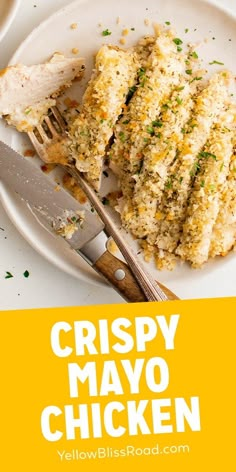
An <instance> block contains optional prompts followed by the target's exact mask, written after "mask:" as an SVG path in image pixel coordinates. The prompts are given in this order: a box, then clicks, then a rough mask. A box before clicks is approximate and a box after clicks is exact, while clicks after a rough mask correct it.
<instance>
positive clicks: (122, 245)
mask: <svg viewBox="0 0 236 472" xmlns="http://www.w3.org/2000/svg"><path fill="white" fill-rule="evenodd" d="M45 123H46V126H47V127H48V129H49V131H50V133H51V137H49V136H48V134H47V132H46V131H45V129H44V127H43V123H42V125H39V126H38V127H37V128H36V129H35V130H34V131H33V132H30V133H28V135H29V138H30V140H31V142H32V144H33V146H34V148H35V149H36V151H37V153H38V155H39V157H40V158H41V159H42V160H43V161H44V162H46V163H49V162H50V163H52V162H53V161H52V159H49V158H48V150H49V147H50V146H52V145H53V144H55V143H57V142H61V141H62V140H65V138H66V137H67V134H66V129H67V128H66V123H65V121H64V119H63V117H62V116H61V114H60V112H59V110H58V109H57V108H56V107H53V108H51V109H50V112H49V115H48V116H47V117H46V118H45ZM55 123H56V126H57V128H58V129H56V127H55ZM68 161H69V159H68ZM53 163H55V164H58V162H55V161H54V162H53ZM59 165H60V167H62V168H63V169H64V170H66V172H68V173H70V174H71V175H72V177H74V178H75V179H76V180H77V182H78V185H79V186H80V187H81V188H82V190H83V191H84V193H85V194H86V195H87V198H88V200H89V201H90V203H91V204H92V206H93V207H94V208H95V210H96V211H97V213H98V215H99V216H100V218H101V220H102V221H103V223H104V224H105V228H106V231H107V233H108V234H109V236H112V238H113V239H114V241H115V242H116V244H117V246H118V247H119V249H120V251H121V253H122V255H123V256H124V258H125V260H126V262H127V264H128V265H129V267H130V269H131V270H132V272H133V275H134V276H135V278H136V280H137V282H138V284H139V285H140V286H141V287H142V289H143V292H144V293H145V295H146V297H147V300H149V301H155V300H159V301H165V300H168V297H167V295H166V294H165V293H164V291H163V290H162V289H161V287H160V286H159V285H158V284H157V283H156V282H155V281H154V279H153V278H152V277H151V276H150V275H148V274H147V272H146V270H145V268H144V267H143V265H142V264H141V263H140V261H138V260H137V256H136V255H135V253H134V251H133V250H132V248H131V247H130V246H129V245H128V244H127V241H126V240H125V239H124V237H123V235H122V234H121V231H119V229H118V228H117V226H116V224H115V223H114V222H113V220H112V219H111V217H110V216H109V214H108V212H107V211H106V209H105V208H104V205H103V204H102V202H101V201H100V199H99V198H98V196H97V194H96V193H95V191H94V190H93V189H92V188H91V187H90V185H89V184H88V183H87V181H86V180H85V179H84V178H83V177H82V175H81V173H80V172H79V171H78V170H77V169H76V167H75V166H69V162H68V166H67V165H62V164H60V163H59Z"/></svg>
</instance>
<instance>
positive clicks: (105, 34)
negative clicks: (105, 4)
mask: <svg viewBox="0 0 236 472" xmlns="http://www.w3.org/2000/svg"><path fill="white" fill-rule="evenodd" d="M110 35H111V31H109V29H105V30H104V31H102V36H110Z"/></svg>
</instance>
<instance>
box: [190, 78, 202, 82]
mask: <svg viewBox="0 0 236 472" xmlns="http://www.w3.org/2000/svg"><path fill="white" fill-rule="evenodd" d="M194 80H202V77H194V78H193V80H191V83H192V82H194Z"/></svg>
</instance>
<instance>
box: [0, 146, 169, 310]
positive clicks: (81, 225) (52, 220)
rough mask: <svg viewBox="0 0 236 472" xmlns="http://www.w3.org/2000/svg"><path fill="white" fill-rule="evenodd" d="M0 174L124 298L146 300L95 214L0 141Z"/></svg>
mask: <svg viewBox="0 0 236 472" xmlns="http://www.w3.org/2000/svg"><path fill="white" fill-rule="evenodd" d="M0 178H1V180H2V181H3V183H5V184H7V185H8V186H9V188H10V189H11V190H14V191H15V192H16V193H17V194H19V195H20V197H21V198H22V199H23V200H24V201H25V202H26V204H27V205H28V207H29V208H30V209H31V211H32V212H33V214H34V216H35V218H36V219H37V220H39V222H40V223H41V224H42V225H43V226H44V227H45V228H46V229H47V230H49V231H50V232H52V233H53V234H54V235H55V234H56V235H58V237H64V239H65V241H66V242H67V243H68V244H69V245H70V246H71V248H72V249H74V250H75V251H77V252H78V253H79V254H80V255H81V256H82V257H83V258H84V259H85V260H86V261H87V262H88V263H89V264H90V265H91V266H92V267H93V268H94V269H95V270H96V271H97V272H98V273H99V274H100V275H102V276H103V277H104V278H105V279H106V281H107V282H108V283H109V284H110V285H112V286H113V288H114V289H115V290H117V291H118V292H119V294H120V295H121V296H122V297H123V298H124V299H125V300H127V301H129V302H141V301H146V300H147V297H146V295H145V293H144V291H143V289H142V287H141V286H140V284H139V283H138V281H137V280H136V279H135V277H134V275H133V273H132V271H131V270H130V268H129V267H128V265H127V264H126V263H125V262H123V261H121V260H120V259H118V258H117V257H115V256H114V255H113V254H111V253H110V252H109V251H108V249H107V243H108V237H107V235H106V233H105V232H104V224H103V222H102V220H101V219H100V218H99V216H98V214H97V213H96V212H93V213H92V212H91V211H90V210H89V209H87V208H86V207H85V206H84V205H81V204H80V203H79V202H78V201H77V200H75V198H74V197H72V196H71V195H70V194H69V193H68V192H67V191H66V190H65V189H64V188H63V187H61V186H58V185H56V183H55V182H53V181H52V179H51V178H50V177H49V176H48V175H47V174H45V173H43V172H42V170H41V169H40V168H38V167H36V166H35V165H34V164H33V162H32V161H31V160H28V159H26V158H25V157H24V156H22V155H20V154H18V153H17V152H16V151H14V150H13V149H11V148H10V147H9V146H8V145H6V144H5V143H3V142H1V141H0ZM166 299H167V297H166Z"/></svg>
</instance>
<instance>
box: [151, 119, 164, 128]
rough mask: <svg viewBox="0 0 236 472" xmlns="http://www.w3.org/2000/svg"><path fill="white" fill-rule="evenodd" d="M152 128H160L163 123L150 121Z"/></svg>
mask: <svg viewBox="0 0 236 472" xmlns="http://www.w3.org/2000/svg"><path fill="white" fill-rule="evenodd" d="M152 126H153V127H154V128H162V126H163V123H162V122H161V121H158V120H155V121H152Z"/></svg>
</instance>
